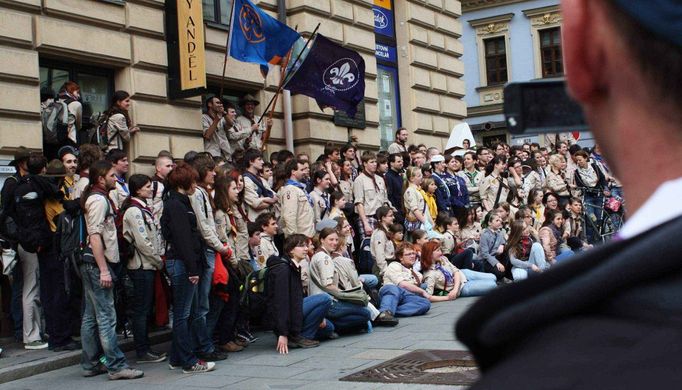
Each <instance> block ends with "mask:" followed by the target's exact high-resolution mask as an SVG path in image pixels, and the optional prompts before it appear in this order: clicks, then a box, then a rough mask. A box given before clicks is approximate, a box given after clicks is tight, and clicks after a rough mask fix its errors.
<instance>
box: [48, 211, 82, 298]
mask: <svg viewBox="0 0 682 390" xmlns="http://www.w3.org/2000/svg"><path fill="white" fill-rule="evenodd" d="M56 233H57V234H56V235H55V247H56V248H57V253H59V260H60V261H62V262H63V263H64V275H65V276H67V277H66V278H65V279H66V280H67V281H70V280H71V278H70V275H71V274H72V273H73V274H75V275H76V276H78V277H79V278H81V274H80V270H79V269H78V267H79V266H80V265H81V264H82V263H83V255H84V254H85V250H86V249H87V247H88V241H87V238H88V231H87V227H86V225H85V217H84V216H83V211H82V210H78V212H77V213H75V214H72V213H69V212H66V211H64V212H63V213H61V214H59V217H58V218H57V232H56ZM71 287H72V284H71V283H70V282H68V283H65V288H66V292H67V294H70V293H71Z"/></svg>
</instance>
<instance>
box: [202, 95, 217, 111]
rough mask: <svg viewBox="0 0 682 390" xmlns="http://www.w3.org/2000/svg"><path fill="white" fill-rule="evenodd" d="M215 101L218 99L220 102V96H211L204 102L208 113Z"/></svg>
mask: <svg viewBox="0 0 682 390" xmlns="http://www.w3.org/2000/svg"><path fill="white" fill-rule="evenodd" d="M213 99H218V100H220V98H219V97H218V96H216V95H209V96H208V97H207V98H206V101H205V102H204V107H205V108H206V111H208V105H209V104H211V103H213Z"/></svg>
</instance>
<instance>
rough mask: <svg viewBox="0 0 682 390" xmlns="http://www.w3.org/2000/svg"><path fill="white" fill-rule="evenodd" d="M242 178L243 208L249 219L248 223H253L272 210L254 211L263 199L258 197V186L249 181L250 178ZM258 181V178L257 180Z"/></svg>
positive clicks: (261, 203)
mask: <svg viewBox="0 0 682 390" xmlns="http://www.w3.org/2000/svg"><path fill="white" fill-rule="evenodd" d="M243 176H244V208H245V209H246V210H245V211H246V216H247V217H249V221H251V222H253V221H255V220H256V218H258V216H259V215H261V214H263V213H267V212H271V211H272V208H271V207H268V208H267V209H262V210H256V208H258V207H260V206H262V205H263V201H264V200H265V198H264V197H261V196H259V195H258V186H257V185H256V183H254V182H253V180H251V178H250V177H248V176H246V175H243ZM258 180H260V178H258Z"/></svg>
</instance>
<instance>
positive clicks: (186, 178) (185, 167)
mask: <svg viewBox="0 0 682 390" xmlns="http://www.w3.org/2000/svg"><path fill="white" fill-rule="evenodd" d="M198 180H199V173H197V170H196V169H194V168H193V167H192V166H191V165H189V164H187V163H186V162H184V161H181V162H180V163H178V165H177V166H176V167H175V168H174V169H173V170H172V171H170V173H169V174H168V178H167V181H168V187H170V188H171V189H173V190H178V189H183V190H185V191H188V190H189V189H190V188H192V184H193V183H196V182H197V181H198Z"/></svg>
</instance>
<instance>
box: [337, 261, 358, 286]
mask: <svg viewBox="0 0 682 390" xmlns="http://www.w3.org/2000/svg"><path fill="white" fill-rule="evenodd" d="M334 270H335V272H336V274H337V278H338V287H339V289H341V290H350V289H352V288H355V287H358V286H362V282H361V281H360V277H359V276H358V271H357V269H355V263H353V260H351V259H349V258H347V257H343V256H336V257H334Z"/></svg>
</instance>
